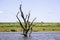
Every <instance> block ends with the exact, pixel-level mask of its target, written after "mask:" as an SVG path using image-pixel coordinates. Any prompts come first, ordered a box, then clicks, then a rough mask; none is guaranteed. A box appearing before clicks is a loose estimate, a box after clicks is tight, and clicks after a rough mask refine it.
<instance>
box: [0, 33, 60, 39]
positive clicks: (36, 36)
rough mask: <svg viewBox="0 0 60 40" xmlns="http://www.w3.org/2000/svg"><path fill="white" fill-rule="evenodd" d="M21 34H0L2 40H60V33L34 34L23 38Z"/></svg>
mask: <svg viewBox="0 0 60 40" xmlns="http://www.w3.org/2000/svg"><path fill="white" fill-rule="evenodd" d="M21 34H22V33H21V32H0V40H60V32H33V33H32V34H31V37H23V35H21Z"/></svg>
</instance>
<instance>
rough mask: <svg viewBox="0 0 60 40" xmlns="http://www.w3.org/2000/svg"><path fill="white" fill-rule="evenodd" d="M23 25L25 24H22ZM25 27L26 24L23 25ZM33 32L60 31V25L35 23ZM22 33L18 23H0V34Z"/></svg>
mask: <svg viewBox="0 0 60 40" xmlns="http://www.w3.org/2000/svg"><path fill="white" fill-rule="evenodd" d="M22 23H23V22H22ZM23 25H24V23H23ZM32 27H33V30H32V31H33V32H41V31H42V32H43V31H46V32H47V31H60V23H38V22H35V23H34V24H33V25H32ZM11 30H15V31H14V32H22V28H21V27H20V25H19V23H18V22H3V23H2V22H0V32H13V31H11Z"/></svg>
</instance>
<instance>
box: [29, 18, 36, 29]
mask: <svg viewBox="0 0 60 40" xmlns="http://www.w3.org/2000/svg"><path fill="white" fill-rule="evenodd" d="M35 19H36V18H34V19H33V21H32V22H31V24H30V25H29V29H30V27H31V26H32V24H33V22H34V21H35Z"/></svg>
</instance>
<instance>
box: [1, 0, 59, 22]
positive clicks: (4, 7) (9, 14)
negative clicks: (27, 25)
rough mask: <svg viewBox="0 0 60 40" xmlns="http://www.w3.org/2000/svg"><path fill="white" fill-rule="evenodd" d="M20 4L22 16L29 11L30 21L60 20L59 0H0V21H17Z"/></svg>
mask: <svg viewBox="0 0 60 40" xmlns="http://www.w3.org/2000/svg"><path fill="white" fill-rule="evenodd" d="M20 4H22V11H23V13H24V16H25V15H26V14H28V13H29V11H30V14H31V15H30V21H32V20H33V18H35V17H36V20H35V21H36V22H41V21H43V22H60V0H0V22H17V21H18V20H17V18H16V14H17V12H18V11H19V6H20ZM19 18H20V20H21V21H23V20H22V18H21V16H20V14H19Z"/></svg>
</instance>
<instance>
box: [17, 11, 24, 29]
mask: <svg viewBox="0 0 60 40" xmlns="http://www.w3.org/2000/svg"><path fill="white" fill-rule="evenodd" d="M18 14H19V12H18V13H17V15H16V17H17V19H18V21H19V23H20V25H21V27H22V28H23V29H24V27H23V25H22V23H21V21H20V19H19V18H18Z"/></svg>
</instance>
